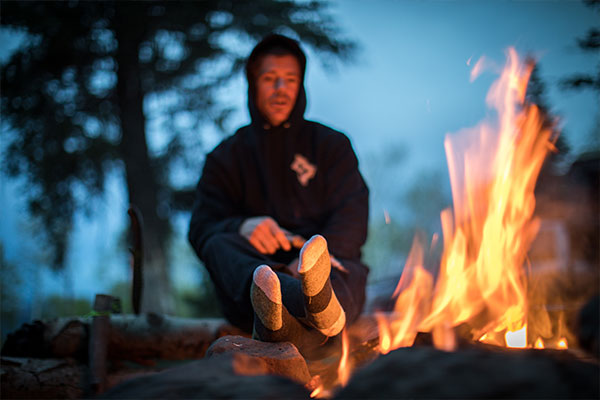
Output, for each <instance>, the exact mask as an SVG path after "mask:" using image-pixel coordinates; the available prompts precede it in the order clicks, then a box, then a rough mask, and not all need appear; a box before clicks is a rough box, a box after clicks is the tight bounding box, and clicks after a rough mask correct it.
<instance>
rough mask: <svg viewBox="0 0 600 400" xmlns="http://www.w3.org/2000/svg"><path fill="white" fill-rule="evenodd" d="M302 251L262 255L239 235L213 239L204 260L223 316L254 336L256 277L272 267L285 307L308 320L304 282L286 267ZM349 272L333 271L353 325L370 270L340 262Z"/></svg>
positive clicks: (333, 282)
mask: <svg viewBox="0 0 600 400" xmlns="http://www.w3.org/2000/svg"><path fill="white" fill-rule="evenodd" d="M298 254H299V252H298V250H293V251H289V252H285V251H283V250H280V251H278V252H277V253H275V254H273V255H268V254H261V253H259V252H258V250H256V249H255V248H254V247H253V246H252V245H251V244H250V243H249V242H248V241H247V240H246V239H245V238H244V237H242V236H240V235H239V234H238V233H220V234H216V235H214V236H213V237H212V238H210V239H209V240H208V241H207V242H206V244H205V245H204V248H203V249H202V254H201V256H202V257H201V258H202V261H203V262H204V265H205V267H206V269H207V270H208V272H209V274H210V277H211V279H212V281H213V283H214V285H215V288H216V292H217V296H218V298H219V302H220V303H221V306H222V309H223V314H224V315H225V317H226V318H227V319H228V320H229V322H231V323H232V324H234V325H236V326H237V327H239V328H241V329H243V330H245V331H247V332H252V323H253V315H254V312H253V309H252V303H251V302H250V286H251V284H252V274H253V273H254V270H255V269H256V267H258V266H259V265H261V264H267V265H269V266H270V267H271V268H272V269H273V270H274V271H275V272H276V273H277V276H278V277H279V281H280V282H281V292H282V297H283V304H284V305H285V307H286V308H287V309H288V311H289V312H290V314H292V315H293V316H295V317H304V304H303V296H302V289H301V286H300V281H299V280H298V279H296V278H295V277H293V276H292V275H291V274H290V273H289V272H288V270H287V268H286V265H287V264H288V263H290V262H291V261H293V260H294V259H295V258H296V257H298ZM339 261H340V262H341V264H342V265H343V266H344V268H345V269H346V270H347V271H348V272H343V271H340V270H338V269H336V268H332V269H331V286H332V287H333V290H334V292H335V294H336V296H337V298H338V300H339V302H340V304H341V305H342V307H343V308H344V311H345V312H346V321H347V323H348V324H350V323H352V322H353V321H354V320H356V318H357V317H358V316H359V315H360V312H361V311H362V307H363V304H364V302H365V285H366V281H367V274H368V268H367V267H366V266H365V265H364V264H362V263H361V262H360V261H356V260H339Z"/></svg>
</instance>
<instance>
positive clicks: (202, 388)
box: [100, 354, 309, 399]
mask: <svg viewBox="0 0 600 400" xmlns="http://www.w3.org/2000/svg"><path fill="white" fill-rule="evenodd" d="M242 357H244V356H242ZM234 359H235V357H234V356H233V355H225V354H221V355H219V356H216V357H215V356H213V357H211V358H205V359H202V360H197V361H192V362H189V363H186V364H184V365H181V366H179V367H175V368H171V369H168V370H165V371H163V372H159V373H157V374H154V375H148V376H144V377H140V378H135V379H131V380H128V381H126V382H123V383H122V384H120V385H118V386H116V387H114V388H112V389H110V390H108V391H107V392H106V393H104V394H103V395H102V396H100V398H105V399H256V398H260V399H307V398H308V395H309V392H308V391H307V390H306V389H305V388H304V387H303V386H301V385H299V384H297V383H295V382H293V381H291V380H289V379H286V378H282V377H278V376H273V375H259V376H243V375H237V374H236V373H235V371H234V367H233V366H234V364H235V361H234Z"/></svg>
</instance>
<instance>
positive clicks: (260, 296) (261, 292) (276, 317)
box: [250, 265, 283, 331]
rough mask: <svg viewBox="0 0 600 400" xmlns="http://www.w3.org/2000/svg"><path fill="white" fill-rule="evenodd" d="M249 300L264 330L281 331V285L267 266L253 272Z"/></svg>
mask: <svg viewBox="0 0 600 400" xmlns="http://www.w3.org/2000/svg"><path fill="white" fill-rule="evenodd" d="M250 298H251V301H252V307H253V308H254V312H255V314H256V316H257V317H258V318H259V319H260V321H261V322H262V324H263V325H264V326H265V328H267V329H269V330H271V331H276V330H278V329H281V327H282V325H283V319H282V308H283V302H282V298H281V284H280V282H279V278H278V277H277V274H275V272H273V270H272V269H271V267H269V266H268V265H261V266H259V267H257V268H256V269H255V270H254V274H253V276H252V287H251V290H250Z"/></svg>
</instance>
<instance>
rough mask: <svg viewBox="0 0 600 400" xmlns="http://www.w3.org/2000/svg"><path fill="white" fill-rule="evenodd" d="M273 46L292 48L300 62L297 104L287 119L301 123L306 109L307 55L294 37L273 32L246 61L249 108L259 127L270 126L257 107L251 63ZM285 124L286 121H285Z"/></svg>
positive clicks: (254, 121)
mask: <svg viewBox="0 0 600 400" xmlns="http://www.w3.org/2000/svg"><path fill="white" fill-rule="evenodd" d="M273 47H283V48H285V49H288V50H290V52H291V53H292V54H293V55H294V56H296V58H297V59H298V63H299V64H300V72H301V77H300V87H299V88H298V97H297V98H296V104H294V108H293V109H292V111H291V112H290V116H289V117H288V119H287V121H286V122H288V123H289V124H291V125H295V124H297V123H299V122H300V121H301V120H302V119H304V111H305V110H306V92H305V90H304V73H305V71H306V56H305V55H304V52H303V51H302V49H301V48H300V45H299V44H298V42H297V41H296V40H294V39H290V38H288V37H286V36H283V35H278V34H271V35H268V36H266V37H265V38H263V40H261V41H260V42H259V43H258V44H257V45H256V46H255V47H254V50H252V53H250V56H249V57H248V61H247V62H246V79H247V81H248V110H249V111H250V117H251V118H252V125H257V126H259V127H261V128H262V127H264V126H270V125H269V124H268V123H267V121H266V120H265V118H264V117H263V116H262V115H261V113H260V112H259V111H258V108H257V107H256V102H255V99H256V88H255V84H254V79H253V78H252V76H251V71H250V65H252V64H253V63H254V62H255V61H256V59H257V58H258V57H259V56H260V55H262V54H265V53H266V52H268V50H269V49H272V48H273ZM284 124H285V122H284Z"/></svg>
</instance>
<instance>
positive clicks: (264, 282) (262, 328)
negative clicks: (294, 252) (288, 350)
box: [250, 265, 327, 358]
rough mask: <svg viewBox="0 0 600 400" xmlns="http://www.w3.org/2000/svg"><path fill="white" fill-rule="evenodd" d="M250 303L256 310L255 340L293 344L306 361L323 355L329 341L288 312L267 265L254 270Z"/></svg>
mask: <svg viewBox="0 0 600 400" xmlns="http://www.w3.org/2000/svg"><path fill="white" fill-rule="evenodd" d="M250 299H251V302H252V307H253V308H254V328H253V333H252V337H253V338H254V339H257V340H261V341H263V342H291V343H293V344H294V345H295V346H296V347H297V348H298V350H299V351H300V353H301V354H302V355H303V356H304V357H306V358H311V357H315V355H316V354H319V351H321V352H322V349H320V347H321V345H322V344H323V343H324V342H325V341H326V340H327V337H326V336H323V335H322V334H321V332H319V331H317V330H314V329H310V328H308V327H307V326H305V325H304V324H302V323H300V322H299V321H298V320H297V319H296V318H295V317H294V316H293V315H292V314H290V313H289V312H288V310H287V308H286V307H285V305H283V303H282V296H281V283H280V281H279V278H278V276H277V274H276V273H275V272H273V270H272V269H271V267H269V266H268V265H261V266H259V267H257V268H256V269H255V270H254V275H253V277H252V286H251V289H250Z"/></svg>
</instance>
